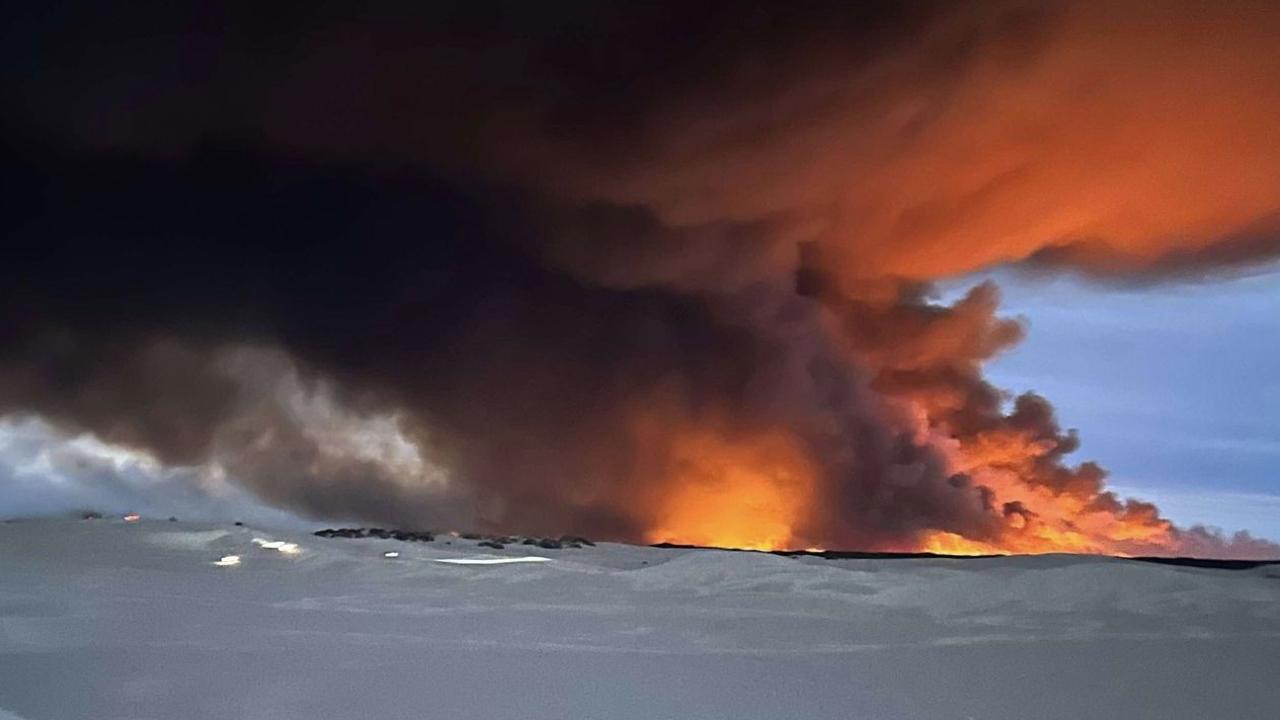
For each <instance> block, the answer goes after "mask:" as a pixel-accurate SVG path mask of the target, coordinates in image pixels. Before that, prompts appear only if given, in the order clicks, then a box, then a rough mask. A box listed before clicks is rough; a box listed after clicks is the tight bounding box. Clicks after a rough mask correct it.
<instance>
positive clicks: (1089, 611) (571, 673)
mask: <svg viewBox="0 0 1280 720" xmlns="http://www.w3.org/2000/svg"><path fill="white" fill-rule="evenodd" d="M255 537H258V538H266V539H268V540H274V541H283V542H294V543H297V544H298V545H299V546H300V549H301V552H300V553H298V554H296V555H289V554H285V553H282V552H278V551H277V550H273V549H269V548H264V547H261V545H260V544H255V543H254V542H253V538H255ZM445 539H449V540H450V542H451V544H450V545H445V544H444V540H445ZM392 549H394V550H398V551H399V552H400V553H401V556H400V557H399V558H397V559H394V560H387V559H384V558H383V557H382V553H383V552H385V551H387V550H392ZM482 551H483V552H482ZM485 553H488V554H487V555H486V554H485ZM233 554H234V555H240V556H241V558H242V562H241V564H239V565H237V566H232V567H215V566H214V565H213V564H212V563H213V562H214V561H216V560H218V559H219V558H220V557H223V556H227V555H233ZM527 555H530V553H529V548H528V547H527V546H512V547H508V548H506V549H504V550H498V551H491V550H487V549H484V548H477V547H476V546H475V543H473V542H470V541H466V540H460V539H457V538H442V539H439V540H437V541H436V542H434V543H428V544H416V543H400V542H395V541H390V540H376V539H365V540H350V539H323V538H316V537H311V536H309V535H305V534H299V533H270V532H268V531H266V530H264V529H261V528H256V529H251V528H240V527H234V526H211V525H191V524H187V523H168V522H156V521H148V520H146V519H144V520H143V521H142V522H140V523H136V524H124V523H119V522H115V521H110V520H97V521H48V520H42V521H30V522H14V523H5V524H0V720H14V719H15V718H17V719H18V720H89V719H93V720H111V719H123V718H129V719H131V720H143V719H155V720H202V719H205V718H227V719H235V720H241V719H246V720H252V719H255V718H264V719H265V718H272V719H275V718H285V719H287V718H307V719H308V720H314V719H327V718H362V719H363V718H395V719H416V718H447V719H448V720H468V719H471V718H474V719H476V720H502V719H505V718H519V719H520V720H538V719H541V718H556V719H559V718H637V719H644V720H657V719H661V718H726V719H733V720H745V719H748V718H780V719H788V720H790V719H799V718H833V719H834V718H839V719H840V720H857V719H859V718H866V719H869V720H895V719H901V720H931V719H933V718H947V719H950V720H966V719H967V718H973V719H974V720H987V719H995V718H999V719H1003V718H1008V719H1015V718H1016V719H1017V720H1033V719H1037V718H1072V719H1073V720H1074V719H1077V718H1088V719H1107V718H1123V719H1124V720H1136V719H1139V718H1160V719H1161V720H1168V719H1170V718H1187V719H1195V720H1201V719H1209V718H1212V719H1214V720H1217V719H1222V720H1249V719H1252V718H1257V719H1259V720H1264V719H1265V720H1275V718H1278V717H1280V567H1275V566H1273V567H1266V568H1258V569H1255V570H1247V571H1234V572H1233V571H1223V570H1199V569H1189V568H1178V567H1167V566H1157V565H1148V564H1141V563H1136V562H1126V561H1120V560H1111V559H1105V558H1088V557H1071V556H1042V557H1035V558H1000V559H988V560H820V559H814V558H806V559H802V560H797V559H791V558H784V557H777V556H772V555H764V554H756V553H729V552H718V551H685V550H662V549H655V548H640V547H630V546H625V545H601V546H600V547H597V548H584V549H582V550H559V551H556V550H546V551H541V550H539V551H537V552H535V553H534V555H535V556H545V557H550V558H551V561H550V562H535V563H512V564H501V565H465V566H459V565H453V564H445V563H440V562H435V560H440V559H461V558H474V557H510V558H519V557H524V556H527Z"/></svg>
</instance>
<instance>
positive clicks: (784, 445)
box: [648, 432, 813, 550]
mask: <svg viewBox="0 0 1280 720" xmlns="http://www.w3.org/2000/svg"><path fill="white" fill-rule="evenodd" d="M673 466H674V468H673V471H674V476H675V482H672V483H671V485H670V487H671V488H672V489H671V491H670V494H669V496H668V497H667V498H666V499H665V501H664V503H663V506H662V508H661V510H660V511H659V517H658V521H657V524H656V525H655V527H653V528H652V529H651V530H650V531H649V533H648V540H649V542H654V543H659V542H670V543H678V544H688V545H705V546H713V547H731V548H749V549H755V550H773V549H779V548H788V547H803V546H805V545H807V544H808V543H803V542H799V541H798V539H797V538H796V537H795V527H796V524H797V523H798V522H799V521H800V520H801V515H802V513H803V512H804V511H805V509H806V508H807V507H808V506H809V503H810V501H811V496H812V489H813V472H812V468H811V467H810V465H809V462H808V459H807V458H806V457H805V455H804V454H803V453H802V452H801V451H800V449H799V448H798V447H797V446H796V445H795V443H794V441H793V440H791V439H790V438H788V437H787V436H785V435H782V434H776V435H767V436H762V437H756V438H749V439H746V440H744V441H737V442H733V441H729V440H726V439H724V438H722V437H720V436H718V435H716V434H714V433H711V432H692V433H688V434H684V435H682V436H681V437H680V438H679V439H677V440H676V441H675V446H674V448H673Z"/></svg>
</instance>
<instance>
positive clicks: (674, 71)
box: [0, 1, 1280, 557]
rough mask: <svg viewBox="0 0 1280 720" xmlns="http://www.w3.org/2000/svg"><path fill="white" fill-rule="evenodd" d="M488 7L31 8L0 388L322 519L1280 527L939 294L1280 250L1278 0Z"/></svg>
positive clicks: (16, 35)
mask: <svg viewBox="0 0 1280 720" xmlns="http://www.w3.org/2000/svg"><path fill="white" fill-rule="evenodd" d="M472 5H473V4H449V3H440V4H431V6H430V7H425V6H422V5H421V4H418V3H407V4H405V5H404V6H403V7H400V8H394V9H393V8H387V9H386V10H384V11H380V12H378V13H367V14H359V13H351V12H344V11H340V10H335V9H333V8H330V7H328V6H325V5H324V4H321V5H320V6H318V7H314V8H308V10H307V12H306V13H305V14H303V15H300V16H298V17H284V16H282V17H279V18H275V19H274V20H271V21H264V19H263V18H261V17H259V16H256V15H254V14H243V15H242V14H240V13H238V12H237V11H235V10H232V9H227V8H220V7H198V8H189V9H168V10H165V11H160V12H157V13H151V12H149V11H146V10H143V9H140V8H138V9H134V10H131V11H129V12H125V13H121V14H117V13H106V11H105V10H102V9H98V8H94V7H92V6H86V7H84V8H78V9H73V10H69V11H68V12H66V13H64V14H62V15H59V16H56V17H54V16H45V15H42V14H40V13H35V12H33V13H32V14H31V15H29V16H27V17H24V18H22V19H21V20H20V21H18V22H14V23H10V24H7V26H6V28H5V29H4V31H3V33H4V40H5V43H4V46H5V47H6V50H5V53H6V57H7V58H8V59H10V60H11V62H9V63H6V66H7V67H11V68H16V69H15V70H13V71H12V72H6V74H5V77H4V81H3V82H4V84H5V89H6V91H7V92H6V97H11V98H19V100H18V102H17V108H16V111H15V112H13V113H12V118H11V120H10V121H6V123H5V124H4V126H3V138H4V152H5V157H6V162H5V163H4V164H3V168H4V169H3V170H0V174H2V175H3V178H4V186H5V187H6V188H7V189H8V190H7V191H6V194H7V195H8V198H7V201H8V205H9V210H8V211H6V213H4V218H3V219H2V220H0V223H3V228H4V233H5V236H6V237H8V238H10V239H11V241H12V242H13V243H14V246H15V247H18V248H20V249H19V250H18V251H17V252H16V253H15V254H14V256H13V258H12V260H11V261H6V262H5V263H4V265H3V267H0V298H2V300H0V422H10V423H13V422H18V420H15V418H17V419H22V421H23V422H35V423H41V424H42V425H41V427H45V428H48V429H49V433H50V435H51V436H57V437H61V438H64V439H70V440H67V441H68V442H74V443H79V445H77V446H76V448H78V449H76V452H78V453H80V455H78V456H77V457H89V456H92V457H96V458H100V459H101V458H114V459H111V460H110V461H108V460H102V461H101V462H102V463H103V467H107V466H110V467H111V468H115V470H113V472H119V471H120V468H124V467H127V468H129V471H130V472H135V471H136V472H143V471H145V472H146V473H151V474H152V475H157V476H164V477H165V478H168V480H167V481H168V482H172V483H180V484H183V485H184V487H186V488H188V490H189V494H190V493H194V495H195V496H198V497H204V496H206V495H207V496H210V497H212V496H217V495H218V493H220V492H224V491H223V490H221V489H220V488H224V487H234V488H238V489H243V490H247V491H248V492H249V493H250V494H252V496H253V497H255V498H256V499H257V500H259V501H261V502H263V503H266V504H268V505H271V506H274V507H277V508H282V509H285V510H287V511H290V512H294V513H299V514H301V515H303V516H307V517H314V518H357V519H364V520H369V521H375V522H378V523H383V524H394V525H399V526H403V527H433V526H434V527H474V528H477V529H483V530H486V531H495V532H530V533H538V532H542V533H548V534H557V533H565V532H575V533H583V534H589V535H594V536H598V537H603V538H610V539H620V540H630V541H644V542H675V543H688V544H700V545H717V546H726V547H743V548H761V549H777V548H788V549H790V548H811V547H821V548H842V549H843V548H858V549H867V550H922V549H923V550H931V551H937V552H946V553H1041V552H1081V553H1107V554H1117V555H1156V554H1174V555H1177V554H1182V555H1215V556H1221V557H1244V556H1250V557H1252V556H1274V555H1280V548H1278V547H1277V546H1276V545H1274V544H1272V543H1270V542H1268V541H1265V540H1261V539H1257V538H1253V537H1250V536H1248V535H1247V534H1242V535H1238V536H1235V537H1224V536H1222V535H1220V534H1217V533H1215V532H1213V531H1210V530H1206V529H1204V528H1201V527H1191V528H1185V527H1178V526H1176V525H1175V524H1174V523H1172V522H1170V521H1169V520H1168V519H1166V518H1165V517H1163V516H1162V515H1161V513H1160V511H1159V509H1158V508H1157V507H1155V506H1154V505H1152V504H1150V503H1147V502H1143V501H1141V500H1136V499H1125V498H1121V497H1118V496H1117V495H1115V494H1114V493H1112V492H1110V491H1109V490H1108V489H1107V473H1106V471H1105V470H1104V469H1103V468H1102V467H1101V466H1099V465H1098V464H1095V463H1092V462H1087V461H1086V462H1080V461H1079V460H1076V459H1073V453H1074V452H1075V451H1076V449H1077V447H1078V445H1079V440H1078V439H1077V437H1076V434H1075V432H1074V431H1068V430H1064V429H1063V428H1061V427H1060V426H1059V424H1058V421H1057V419H1056V418H1055V414H1054V411H1053V408H1052V406H1051V405H1050V403H1049V401H1048V400H1046V399H1045V398H1043V397H1041V396H1039V395H1037V394H1034V393H1026V394H1022V395H1018V396H1016V397H1015V396H1012V395H1011V394H1010V393H1008V392H1006V391H1005V390H1004V389H1002V388H998V387H995V386H993V385H992V384H991V383H989V382H988V381H987V380H985V379H984V376H983V366H984V364H985V363H987V362H988V361H989V360H991V359H992V358H993V357H996V356H997V355H999V354H1000V353H1002V352H1004V351H1006V350H1008V349H1009V348H1011V347H1013V346H1014V345H1016V344H1017V343H1018V342H1019V341H1020V340H1021V339H1022V337H1023V334H1024V332H1025V328H1024V324H1023V322H1022V321H1021V320H1018V319H1008V318H1003V317H1001V316H1000V315H999V292H998V289H997V288H996V287H995V285H994V284H991V283H981V284H978V285H976V286H975V287H973V288H972V289H971V290H970V291H969V292H968V294H967V295H965V296H964V297H963V298H961V299H960V300H958V301H956V302H954V303H951V304H944V303H941V302H938V301H937V300H935V299H934V294H933V288H932V284H933V283H936V282H939V281H944V280H951V279H954V278H957V277H962V276H965V275H966V274H969V273H973V272H977V271H980V270H983V269H987V268H992V267H1012V268H1016V269H1021V270H1025V271H1027V272H1028V273H1031V274H1035V273H1076V274H1080V275H1082V276H1085V277H1087V278H1091V279H1095V280H1099V281H1105V282H1115V283H1128V284H1143V283H1179V282H1189V281H1203V280H1206V279H1208V280H1212V279H1213V278H1217V277H1225V276H1230V275H1232V274H1234V273H1241V272H1247V271H1251V270H1252V269H1254V268H1259V267H1263V266H1264V265H1265V264H1267V263H1271V262H1274V259H1275V257H1276V256H1277V255H1278V254H1280V131H1277V129H1276V128H1277V124H1276V118H1277V117H1278V116H1280V8H1277V7H1276V6H1274V5H1273V4H1268V3H1233V4H1230V5H1228V6H1221V5H1214V4H1208V3H1194V2H1168V3H1163V4H1159V5H1147V4H1139V3H1128V2H1118V3H1116V2H1077V3H1051V2H1050V3H1046V2H1017V1H1008V2H1005V1H1000V2H986V3H968V4H939V5H933V4H900V3H886V4H883V5H879V4H863V3H858V4H850V3H830V4H828V3H805V4H803V6H793V5H791V4H788V3H750V4H747V5H743V4H741V3H725V4H720V3H707V4H701V3H699V4H696V5H698V7H686V4H665V3H654V4H644V5H641V6H626V7H612V6H603V5H598V4H586V5H580V4H575V3H550V4H544V3H539V4H537V7H529V6H526V5H525V4H522V3H512V4H506V3H498V4H494V5H486V4H483V3H482V4H481V5H483V6H484V7H473V6H472ZM32 418H35V420H32ZM1084 431H1085V433H1086V434H1087V432H1088V428H1084ZM94 443H96V445H95V444H94ZM104 448H105V449H104ZM112 448H115V449H114V450H113V449H112ZM86 453H88V454H86ZM94 453H97V454H96V455H94ZM111 453H125V454H124V455H119V454H117V455H112V454H111ZM46 455H48V456H49V457H52V458H53V459H54V460H53V461H49V462H46V465H48V466H49V467H51V468H53V470H52V471H51V472H66V473H74V472H76V471H75V469H74V467H72V465H73V463H70V462H69V461H68V462H67V463H65V464H63V465H60V464H59V463H58V462H57V460H58V458H63V459H66V458H68V457H70V455H66V456H65V457H64V455H59V454H58V453H55V452H52V451H50V452H49V453H46ZM121 457H124V458H125V460H120V458H121ZM139 468H140V469H139ZM211 488H212V489H211ZM86 497H87V496H86ZM95 497H96V496H95ZM282 552H283V550H282Z"/></svg>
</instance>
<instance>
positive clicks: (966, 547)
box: [920, 532, 1008, 555]
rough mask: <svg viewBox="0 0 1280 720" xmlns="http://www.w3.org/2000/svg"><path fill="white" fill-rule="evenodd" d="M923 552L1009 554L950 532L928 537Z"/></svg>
mask: <svg viewBox="0 0 1280 720" xmlns="http://www.w3.org/2000/svg"><path fill="white" fill-rule="evenodd" d="M920 550H921V551H923V552H931V553H937V554H939V555H1007V554H1008V552H1007V551H1005V550H1002V549H1000V548H997V547H994V546H992V545H988V544H986V543H981V542H977V541H975V540H969V539H968V538H965V537H963V536H961V535H957V534H955V533H949V532H933V533H929V534H928V535H926V536H925V537H924V539H923V541H922V542H921V544H920Z"/></svg>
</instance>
